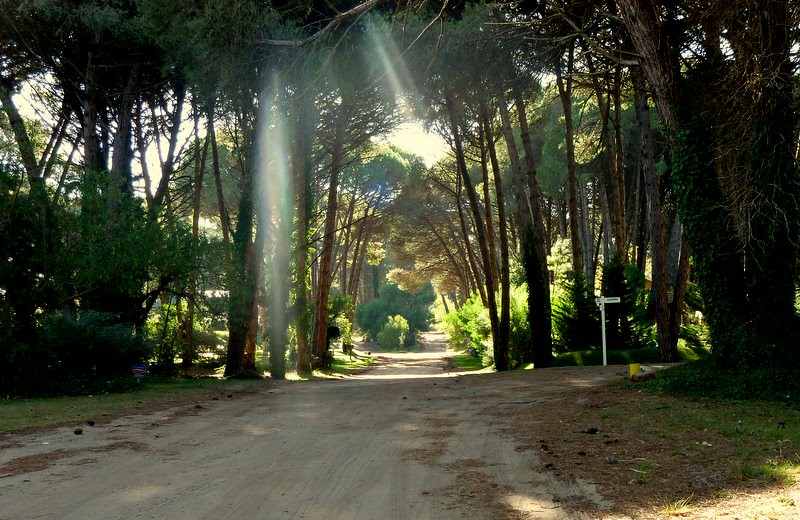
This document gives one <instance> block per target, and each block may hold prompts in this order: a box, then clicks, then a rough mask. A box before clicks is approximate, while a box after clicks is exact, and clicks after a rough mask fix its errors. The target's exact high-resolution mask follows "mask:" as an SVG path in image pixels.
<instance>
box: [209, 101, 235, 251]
mask: <svg viewBox="0 0 800 520" xmlns="http://www.w3.org/2000/svg"><path fill="white" fill-rule="evenodd" d="M208 137H209V139H210V140H211V171H212V172H214V186H215V188H216V193H217V206H218V208H219V220H220V227H221V228H222V240H223V242H225V244H229V243H230V235H229V230H230V229H231V223H230V218H229V217H228V210H227V208H226V207H225V195H224V192H223V191H222V178H221V176H220V167H219V148H217V132H216V128H215V123H214V106H213V105H212V106H211V107H209V109H208ZM228 263H230V259H228Z"/></svg>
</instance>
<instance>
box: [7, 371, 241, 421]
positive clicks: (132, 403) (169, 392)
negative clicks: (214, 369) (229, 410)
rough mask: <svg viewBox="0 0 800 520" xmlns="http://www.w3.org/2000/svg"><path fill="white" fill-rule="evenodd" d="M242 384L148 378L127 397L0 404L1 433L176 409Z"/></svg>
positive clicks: (23, 401) (109, 395) (48, 399)
mask: <svg viewBox="0 0 800 520" xmlns="http://www.w3.org/2000/svg"><path fill="white" fill-rule="evenodd" d="M243 384H249V383H244V382H242V381H225V380H219V379H168V378H148V379H147V380H145V382H143V383H139V385H138V387H137V389H135V390H133V391H130V392H124V393H110V394H98V395H91V396H89V395H86V396H64V397H44V398H32V399H3V400H0V433H10V432H18V431H24V430H29V429H34V428H48V427H53V426H59V425H63V424H71V423H76V422H83V421H87V420H94V421H98V422H99V421H101V420H102V419H103V418H104V417H106V418H109V417H118V416H120V415H125V414H128V413H137V412H144V411H147V410H150V409H153V408H159V407H163V406H170V405H177V404H180V403H181V402H185V401H190V400H192V399H198V398H203V397H206V396H207V395H208V394H209V393H210V392H212V391H215V390H216V391H228V390H230V389H232V388H233V387H237V388H240V387H241V386H242V385H243Z"/></svg>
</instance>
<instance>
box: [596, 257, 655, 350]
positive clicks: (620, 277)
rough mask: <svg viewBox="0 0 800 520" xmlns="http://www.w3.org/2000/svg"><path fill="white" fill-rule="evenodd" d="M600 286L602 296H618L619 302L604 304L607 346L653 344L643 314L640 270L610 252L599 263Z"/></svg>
mask: <svg viewBox="0 0 800 520" xmlns="http://www.w3.org/2000/svg"><path fill="white" fill-rule="evenodd" d="M601 287H602V288H601V291H600V292H601V293H602V294H603V295H604V296H617V297H619V298H620V302H619V303H612V304H610V305H606V345H607V348H608V349H609V350H629V349H632V348H640V347H644V346H653V345H654V344H655V338H654V328H653V323H652V321H651V320H649V319H648V318H647V305H646V297H647V295H646V294H645V278H644V274H643V273H642V272H641V271H639V270H638V269H637V268H636V266H634V265H631V264H624V263H622V262H621V261H620V260H619V258H617V257H616V256H614V257H613V258H612V259H611V260H609V261H608V262H606V264H605V265H604V266H603V277H602V283H601ZM595 309H596V310H595V312H599V310H598V309H597V307H595Z"/></svg>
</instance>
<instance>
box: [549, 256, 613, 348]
mask: <svg viewBox="0 0 800 520" xmlns="http://www.w3.org/2000/svg"><path fill="white" fill-rule="evenodd" d="M594 298H595V296H594V294H593V293H592V290H591V288H590V287H589V284H588V282H587V281H586V277H585V276H584V275H583V273H581V272H577V273H576V272H575V271H570V272H569V273H567V275H566V278H565V281H564V286H563V288H562V291H561V295H560V296H557V297H556V298H555V299H554V300H553V302H552V308H553V314H552V316H553V349H554V350H555V351H556V352H559V353H560V352H569V351H573V350H587V349H593V348H599V347H600V346H601V344H602V339H601V337H600V312H599V309H598V308H597V304H596V303H595V301H594Z"/></svg>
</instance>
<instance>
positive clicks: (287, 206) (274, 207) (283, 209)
mask: <svg viewBox="0 0 800 520" xmlns="http://www.w3.org/2000/svg"><path fill="white" fill-rule="evenodd" d="M281 88H282V87H281V80H280V77H279V75H278V73H277V72H275V73H273V75H272V78H271V80H270V84H269V87H267V89H265V92H264V94H263V95H262V106H261V112H260V118H259V127H258V130H257V131H258V140H257V147H256V156H257V165H256V168H257V172H256V173H257V176H256V179H257V181H256V182H257V194H258V197H259V207H260V217H261V225H263V226H265V229H267V230H269V235H268V237H267V244H268V246H267V248H266V249H265V253H264V254H265V257H266V261H267V265H269V266H270V272H269V276H270V281H271V285H272V290H271V291H269V294H270V311H271V312H270V329H271V331H272V334H271V335H270V344H274V343H276V342H282V341H283V340H282V339H281V338H282V337H283V334H280V333H279V331H285V330H286V326H287V316H286V312H285V309H286V305H287V300H288V286H287V277H288V271H289V257H288V250H289V247H290V246H289V242H290V238H291V237H290V231H289V230H290V229H291V218H292V200H293V197H292V186H291V182H290V181H289V178H290V173H289V157H288V148H287V141H288V136H287V135H286V132H287V128H288V125H287V124H286V121H285V115H284V114H285V110H284V107H282V106H281V98H280V92H281ZM276 346H278V347H280V349H281V350H282V345H276ZM267 351H268V349H264V359H265V360H266V358H267Z"/></svg>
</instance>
